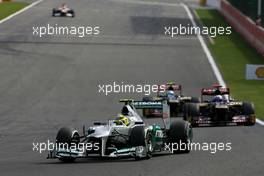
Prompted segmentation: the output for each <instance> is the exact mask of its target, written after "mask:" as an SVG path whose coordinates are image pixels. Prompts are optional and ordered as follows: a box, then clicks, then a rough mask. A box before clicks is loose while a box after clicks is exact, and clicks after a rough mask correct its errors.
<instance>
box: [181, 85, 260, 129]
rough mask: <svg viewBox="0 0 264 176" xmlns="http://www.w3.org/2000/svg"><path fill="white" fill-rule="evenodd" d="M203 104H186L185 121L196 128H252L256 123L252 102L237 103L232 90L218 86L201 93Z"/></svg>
mask: <svg viewBox="0 0 264 176" xmlns="http://www.w3.org/2000/svg"><path fill="white" fill-rule="evenodd" d="M201 94H202V95H201V100H202V102H201V103H188V104H186V111H185V114H184V119H185V120H187V121H189V122H190V123H191V124H192V126H193V127H196V126H228V125H246V126H252V125H254V124H255V122H256V116H255V109H254V105H253V103H251V102H246V101H235V100H234V99H232V98H231V97H230V89H229V88H226V87H222V86H220V85H218V84H215V85H213V87H211V88H204V89H202V91H201Z"/></svg>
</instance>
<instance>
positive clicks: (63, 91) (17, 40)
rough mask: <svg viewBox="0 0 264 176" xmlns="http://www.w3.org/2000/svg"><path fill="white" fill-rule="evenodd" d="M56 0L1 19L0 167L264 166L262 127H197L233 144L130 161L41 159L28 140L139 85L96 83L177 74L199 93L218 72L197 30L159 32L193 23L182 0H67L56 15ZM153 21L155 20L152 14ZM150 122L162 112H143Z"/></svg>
mask: <svg viewBox="0 0 264 176" xmlns="http://www.w3.org/2000/svg"><path fill="white" fill-rule="evenodd" d="M60 2H61V1H54V0H44V1H43V2H42V3H40V4H39V5H37V6H35V7H33V8H31V9H30V10H28V11H26V12H24V13H22V14H21V15H19V16H16V17H14V18H12V19H11V20H9V21H6V22H5V23H3V24H0V80H1V81H0V122H1V123H0V146H1V147H0V156H1V157H0V175H2V176H6V175H9V176H11V175H12V176H13V175H25V176H30V175H58V176H59V175H106V176H109V175H115V176H117V175H133V176H139V175H151V176H153V175H174V176H175V175H185V176H189V175H196V176H199V175H201V176H204V175H214V176H222V175H226V176H234V175H239V176H242V175H245V176H248V175H254V176H261V175H263V174H264V171H263V168H264V167H263V166H264V164H263V163H264V152H263V148H264V139H263V132H264V128H263V127H261V126H259V125H255V126H254V127H222V128H199V129H194V141H195V142H200V143H202V142H231V143H232V150H231V151H229V152H226V151H218V152H217V153H216V154H211V153H210V152H208V151H192V152H191V153H190V154H182V155H159V156H155V157H153V158H151V160H144V161H134V160H133V159H132V160H131V159H125V160H108V159H104V160H101V159H80V160H77V162H76V163H74V164H64V163H61V162H59V161H57V160H46V155H47V152H45V153H42V154H39V153H38V152H36V151H34V152H33V151H32V147H33V145H32V143H33V142H45V141H47V140H48V139H50V140H54V138H55V135H56V132H57V130H58V129H59V128H60V127H62V126H72V127H76V128H77V129H81V128H82V125H83V124H89V123H91V122H93V121H94V120H105V119H109V118H112V117H113V116H115V114H117V113H118V112H119V111H120V108H121V105H120V104H119V103H117V101H118V99H119V98H124V97H125V98H126V97H135V98H136V99H137V98H141V97H142V96H143V95H142V94H124V93H123V94H111V95H108V96H105V95H103V94H101V93H98V85H99V84H105V83H111V82H113V81H116V82H121V81H124V82H126V83H132V84H139V83H141V84H144V83H146V84H157V83H163V82H166V81H177V82H179V83H181V84H182V85H183V88H184V93H185V94H188V95H195V96H198V95H199V91H200V89H201V88H202V87H204V86H210V85H211V84H212V83H214V82H216V78H215V77H214V74H213V72H212V69H211V67H210V65H209V63H208V61H207V58H206V56H205V54H204V52H203V50H202V48H201V46H200V43H199V41H198V39H197V37H196V36H182V37H176V38H173V39H171V38H169V37H164V36H163V35H162V32H164V31H161V26H163V25H164V24H166V25H168V24H171V25H175V24H179V23H190V21H189V19H188V16H187V13H186V12H185V11H184V9H183V7H182V6H169V5H160V4H151V3H145V4H144V2H143V1H140V3H138V2H135V1H131V0H125V1H122V0H113V1H111V0H110V1H109V0H108V1H105V0H90V1H85V0H79V1H77V2H78V3H77V2H76V3H73V1H69V5H70V6H72V7H74V9H75V11H76V13H77V16H76V18H74V19H71V18H52V17H51V14H50V10H51V8H53V7H55V6H57V5H58V4H59V3H60ZM153 21H154V22H153ZM48 23H49V24H56V23H57V24H59V25H68V26H78V25H80V26H84V25H87V26H89V25H91V26H95V25H98V26H100V27H101V34H100V35H99V36H98V37H87V38H69V37H68V38H67V37H58V36H57V37H56V36H55V37H46V38H38V37H34V36H32V27H33V26H38V25H39V26H43V25H45V24H48ZM146 121H147V122H149V123H152V122H155V121H158V119H151V120H146Z"/></svg>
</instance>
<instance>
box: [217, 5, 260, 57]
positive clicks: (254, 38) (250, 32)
mask: <svg viewBox="0 0 264 176" xmlns="http://www.w3.org/2000/svg"><path fill="white" fill-rule="evenodd" d="M220 12H221V13H222V15H223V16H224V17H225V19H226V20H227V21H228V23H229V24H230V25H231V26H232V27H233V28H234V29H235V30H236V31H237V32H238V33H240V34H241V35H242V36H243V37H244V38H245V39H246V40H247V41H248V42H249V43H250V45H251V46H252V47H254V48H256V50H257V51H258V52H259V53H260V54H261V55H262V56H263V57H264V28H262V27H260V26H258V25H256V23H255V22H254V21H253V20H251V19H250V18H249V17H247V16H246V15H244V14H242V13H241V12H240V11H239V10H237V9H236V8H235V7H233V6H232V5H231V4H230V3H229V2H227V1H226V0H221V7H220Z"/></svg>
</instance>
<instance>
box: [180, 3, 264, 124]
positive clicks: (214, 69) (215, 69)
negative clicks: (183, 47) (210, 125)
mask: <svg viewBox="0 0 264 176" xmlns="http://www.w3.org/2000/svg"><path fill="white" fill-rule="evenodd" d="M181 5H182V6H183V8H184V9H185V11H186V12H187V14H188V16H189V18H190V20H191V22H192V25H193V26H194V27H197V24H196V23H195V21H194V18H193V15H192V13H191V11H190V9H189V7H188V6H187V5H186V4H183V3H181ZM197 37H198V39H199V41H200V43H201V46H202V48H203V50H204V53H205V55H206V57H207V59H208V61H209V63H210V65H211V67H212V69H213V72H214V74H215V76H216V79H217V81H218V82H219V84H220V85H222V86H224V87H226V83H225V81H224V79H223V77H222V75H221V73H220V71H219V69H218V67H217V65H216V63H215V60H214V58H213V56H212V54H211V52H210V50H209V49H208V47H207V45H206V43H205V41H204V39H203V37H202V36H201V34H197ZM256 122H257V123H258V124H260V125H262V126H264V122H263V121H261V120H260V119H256Z"/></svg>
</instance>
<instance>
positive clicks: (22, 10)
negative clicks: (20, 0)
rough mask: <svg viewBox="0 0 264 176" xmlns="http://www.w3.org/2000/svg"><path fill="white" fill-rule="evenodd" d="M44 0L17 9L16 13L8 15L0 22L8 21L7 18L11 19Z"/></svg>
mask: <svg viewBox="0 0 264 176" xmlns="http://www.w3.org/2000/svg"><path fill="white" fill-rule="evenodd" d="M42 1H43V0H38V1H36V2H34V3H32V4H30V5H28V6H26V7H25V8H23V9H21V10H19V11H17V12H16V13H13V14H12V15H9V16H8V17H6V18H4V19H2V20H0V24H2V23H4V22H5V21H7V20H9V19H11V18H13V17H15V16H17V15H19V14H20V13H22V12H24V11H26V10H28V9H30V8H31V7H33V6H35V5H37V4H39V3H40V2H42Z"/></svg>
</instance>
